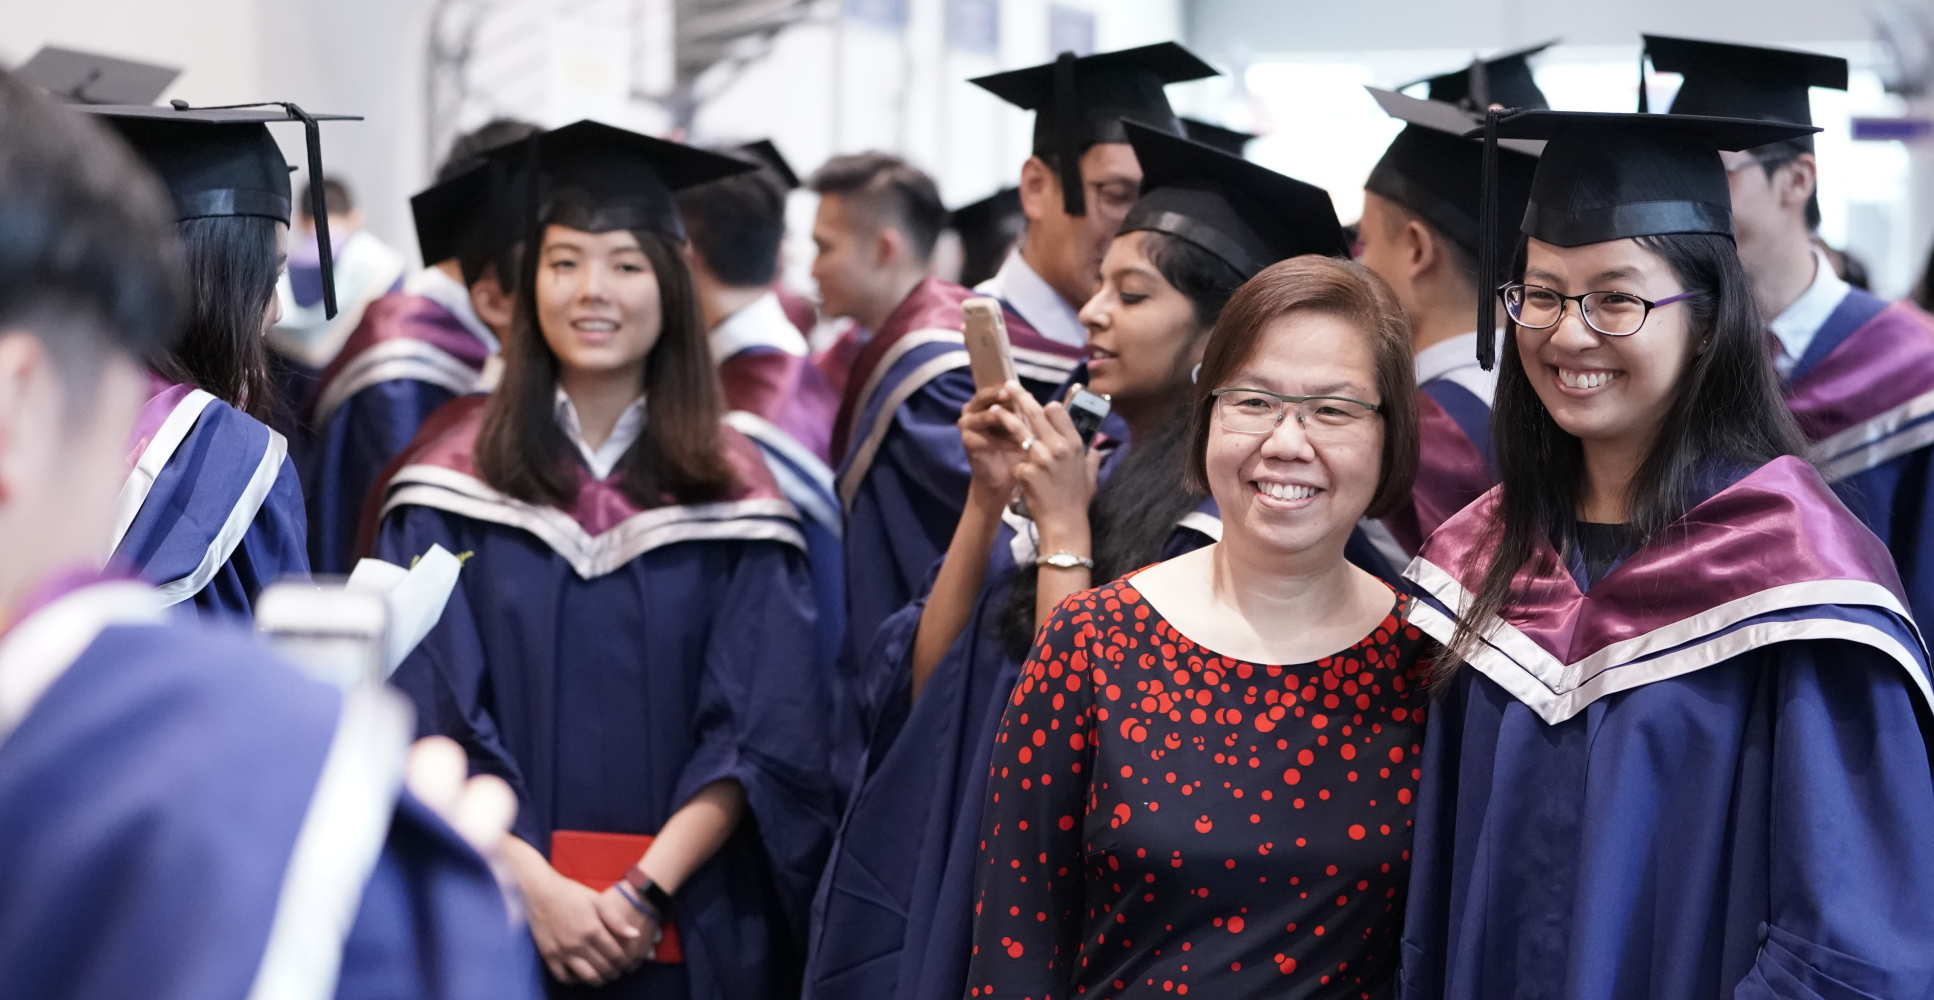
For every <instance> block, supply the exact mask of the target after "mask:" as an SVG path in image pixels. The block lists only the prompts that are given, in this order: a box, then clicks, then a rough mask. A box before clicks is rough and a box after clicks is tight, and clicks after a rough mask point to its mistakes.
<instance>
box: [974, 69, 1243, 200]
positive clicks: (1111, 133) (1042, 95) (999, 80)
mask: <svg viewBox="0 0 1934 1000" xmlns="http://www.w3.org/2000/svg"><path fill="white" fill-rule="evenodd" d="M1215 75H1217V74H1216V70H1215V67H1213V66H1210V65H1209V64H1208V63H1205V62H1203V61H1202V60H1200V59H1198V58H1196V57H1195V55H1194V54H1193V53H1191V52H1190V51H1189V50H1188V49H1185V48H1183V47H1182V46H1180V45H1177V44H1175V43H1174V42H1161V43H1159V44H1156V45H1144V46H1142V47H1140V48H1135V49H1122V50H1120V51H1117V52H1103V53H1100V54H1097V55H1092V56H1076V55H1075V54H1074V53H1072V52H1063V53H1061V55H1060V56H1058V57H1056V58H1055V60H1054V61H1053V62H1051V63H1043V64H1042V65H1039V66H1030V67H1028V68H1026V69H1014V70H1008V71H1007V72H1004V73H995V74H993V75H991V76H982V77H975V78H974V79H972V80H970V81H968V82H969V83H972V84H974V85H976V86H978V87H981V88H982V89H984V90H986V91H988V92H989V93H992V94H993V95H994V96H995V97H998V98H1000V99H1001V100H1003V101H1006V102H1007V103H1009V104H1013V105H1015V106H1017V107H1021V108H1025V109H1027V110H1029V111H1033V112H1035V116H1034V153H1035V155H1036V156H1052V157H1054V158H1055V160H1056V165H1057V167H1058V169H1059V172H1060V175H1061V197H1062V203H1063V205H1065V206H1066V208H1067V210H1068V213H1069V214H1070V215H1085V214H1087V207H1086V206H1087V199H1086V198H1085V197H1084V195H1083V191H1082V183H1081V164H1080V160H1081V154H1082V152H1083V151H1085V150H1086V149H1087V148H1088V147H1089V146H1092V145H1094V144H1095V143H1098V142H1127V141H1128V140H1127V137H1126V135H1125V134H1124V133H1123V131H1122V125H1121V123H1122V119H1124V118H1126V119H1132V120H1134V121H1138V122H1141V123H1142V124H1144V125H1149V126H1152V127H1154V128H1159V129H1164V130H1166V131H1168V132H1170V133H1172V134H1174V135H1181V134H1182V123H1181V122H1180V121H1179V120H1178V119H1177V118H1176V117H1175V110H1174V109H1173V108H1171V107H1169V103H1168V95H1167V94H1166V93H1164V92H1163V90H1162V88H1163V87H1165V86H1167V85H1168V84H1171V83H1181V82H1183V81H1185V80H1200V79H1204V78H1206V77H1211V76H1215Z"/></svg>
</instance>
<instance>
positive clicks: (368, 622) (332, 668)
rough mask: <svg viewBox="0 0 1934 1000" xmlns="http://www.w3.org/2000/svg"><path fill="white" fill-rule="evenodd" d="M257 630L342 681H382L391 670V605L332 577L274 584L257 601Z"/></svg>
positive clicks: (323, 676)
mask: <svg viewBox="0 0 1934 1000" xmlns="http://www.w3.org/2000/svg"><path fill="white" fill-rule="evenodd" d="M255 630H256V631H257V632H259V633H261V634H262V635H263V636H264V637H266V638H267V639H268V640H269V642H270V644H272V645H273V646H275V648H276V649H277V650H278V651H280V652H281V653H282V654H283V655H284V656H286V657H288V658H289V659H290V660H291V661H293V662H294V663H295V664H296V665H297V666H299V667H301V668H302V669H303V670H304V671H306V672H307V673H309V674H310V676H312V677H314V678H316V679H317V680H319V681H323V682H325V683H329V684H334V685H336V686H337V687H341V688H345V689H347V688H352V687H356V686H358V685H362V684H369V683H377V684H381V683H382V682H383V681H384V679H385V676H386V675H387V674H388V671H387V670H386V669H385V653H386V651H387V649H388V635H389V608H388V606H387V605H386V604H385V603H384V601H383V596H382V595H381V594H376V593H370V592H368V591H361V590H351V589H349V588H348V587H346V586H344V585H343V584H342V583H340V582H332V581H305V582H296V581H289V582H285V583H277V584H273V585H271V586H270V587H269V588H268V589H266V590H264V591H263V592H262V597H261V599H260V600H258V601H257V602H256V606H255Z"/></svg>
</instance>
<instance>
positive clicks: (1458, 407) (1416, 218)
mask: <svg viewBox="0 0 1934 1000" xmlns="http://www.w3.org/2000/svg"><path fill="white" fill-rule="evenodd" d="M1523 59H1524V56H1523V54H1520V53H1513V54H1512V55H1510V56H1507V57H1504V59H1503V60H1502V61H1503V62H1505V63H1506V64H1508V65H1513V66H1515V65H1517V64H1519V63H1522V61H1523ZM1487 65H1489V64H1482V63H1481V64H1479V65H1478V66H1477V67H1474V68H1472V69H1471V70H1467V71H1465V73H1463V74H1452V75H1453V76H1457V75H1466V76H1468V75H1470V74H1484V73H1486V67H1487ZM1488 75H1489V79H1490V80H1491V81H1492V83H1491V93H1490V94H1489V95H1488V96H1489V97H1490V98H1491V99H1492V100H1494V101H1497V102H1499V103H1504V104H1508V105H1510V106H1513V107H1531V108H1542V107H1545V106H1546V104H1545V100H1544V95H1543V94H1542V93H1541V92H1539V91H1538V89H1537V86H1536V84H1534V83H1532V82H1531V78H1530V75H1529V74H1528V72H1527V73H1526V74H1525V75H1524V76H1523V78H1522V83H1520V84H1518V85H1516V86H1512V85H1511V84H1512V83H1513V82H1514V81H1516V80H1517V75H1516V74H1514V73H1510V72H1505V71H1504V70H1503V69H1502V68H1497V67H1493V68H1491V69H1490V70H1489V74H1488ZM1447 85H1448V84H1443V85H1434V86H1447ZM1370 95H1371V96H1372V97H1374V98H1376V100H1377V103H1378V104H1379V105H1380V106H1382V108H1383V110H1384V111H1385V112H1386V113H1388V114H1389V115H1390V116H1391V117H1393V118H1396V119H1398V120H1399V121H1402V122H1403V123H1404V129H1403V131H1401V132H1399V133H1397V137H1396V139H1394V140H1392V141H1391V143H1390V148H1389V149H1387V150H1385V151H1384V154H1383V158H1382V159H1380V160H1378V161H1377V165H1376V167H1375V168H1374V169H1373V170H1371V172H1370V178H1369V180H1367V181H1365V182H1364V185H1363V187H1364V193H1363V222H1362V224H1361V227H1360V229H1359V233H1358V242H1359V245H1360V246H1361V248H1362V249H1361V251H1360V259H1361V260H1362V263H1363V265H1364V266H1365V267H1368V268H1369V269H1370V270H1372V271H1375V272H1376V273H1377V276H1378V277H1380V278H1382V279H1383V280H1384V281H1385V282H1386V283H1388V284H1389V285H1390V289H1391V291H1393V292H1395V293H1396V296H1397V301H1398V302H1400V303H1402V304H1403V307H1404V313H1405V314H1406V315H1407V316H1408V317H1409V319H1410V341H1411V345H1412V347H1413V348H1414V349H1415V350H1416V354H1417V356H1416V365H1417V387H1418V389H1419V399H1418V404H1419V405H1418V418H1419V421H1418V422H1419V427H1418V430H1419V432H1420V435H1421V436H1420V439H1419V452H1420V457H1421V461H1422V463H1423V464H1422V466H1421V467H1420V468H1419V469H1418V475H1417V486H1416V491H1415V494H1414V496H1413V498H1412V502H1411V504H1410V505H1409V506H1408V507H1407V508H1405V509H1404V510H1401V511H1399V512H1397V513H1396V514H1393V515H1391V516H1390V517H1387V518H1384V519H1383V520H1382V522H1381V525H1380V526H1379V525H1366V530H1367V531H1368V532H1369V533H1370V534H1372V535H1373V536H1374V537H1376V538H1378V539H1379V540H1380V541H1381V542H1383V543H1384V545H1385V546H1386V547H1387V548H1389V549H1391V550H1392V551H1391V552H1389V558H1390V561H1391V562H1392V564H1394V565H1396V566H1402V565H1403V564H1404V563H1406V562H1408V561H1409V560H1410V557H1411V556H1414V555H1416V554H1417V550H1418V549H1420V548H1422V547H1423V543H1424V539H1425V538H1427V537H1429V536H1430V533H1431V532H1432V531H1435V530H1436V529H1437V526H1438V525H1440V524H1442V523H1443V522H1444V521H1445V520H1446V519H1448V518H1449V517H1450V516H1451V515H1452V514H1455V513H1457V512H1458V511H1459V510H1462V509H1463V507H1464V505H1465V504H1468V503H1470V502H1471V501H1472V500H1475V499H1477V498H1478V496H1479V495H1480V494H1482V493H1483V492H1484V491H1485V490H1487V489H1489V488H1490V487H1491V484H1492V483H1494V482H1496V480H1497V477H1496V474H1495V472H1494V471H1493V468H1492V463H1491V395H1492V393H1493V392H1494V391H1495V390H1496V388H1497V377H1496V376H1495V375H1494V374H1492V373H1491V372H1487V371H1485V370H1484V369H1482V368H1480V367H1479V366H1478V364H1477V331H1476V330H1475V329H1474V328H1473V325H1474V321H1473V317H1474V316H1476V315H1477V297H1478V296H1479V295H1488V294H1490V289H1491V288H1493V287H1495V286H1496V284H1497V278H1496V277H1495V276H1488V275H1480V274H1479V273H1478V269H1477V254H1478V222H1477V217H1478V196H1479V194H1480V185H1481V184H1482V180H1483V167H1484V148H1483V146H1482V145H1481V144H1480V143H1477V142H1473V141H1471V140H1469V139H1467V138H1465V137H1464V136H1465V133H1468V132H1469V131H1470V130H1471V129H1472V128H1473V127H1475V125H1476V118H1475V117H1474V115H1473V113H1472V112H1471V111H1470V110H1469V109H1467V108H1464V107H1460V106H1458V105H1455V104H1450V103H1446V102H1443V101H1434V100H1418V99H1416V98H1412V97H1406V96H1404V95H1402V94H1398V93H1394V92H1392V91H1388V90H1378V89H1376V88H1374V87H1373V88H1370ZM1536 148H1537V147H1536V146H1535V144H1512V145H1510V146H1507V147H1504V148H1501V149H1500V151H1499V153H1498V161H1499V162H1498V167H1499V185H1498V191H1499V198H1500V200H1501V203H1502V206H1503V208H1502V211H1501V212H1500V218H1502V219H1506V220H1509V221H1507V222H1503V223H1501V225H1504V226H1507V227H1508V228H1509V229H1510V231H1511V232H1512V233H1513V234H1515V233H1516V231H1517V224H1518V223H1517V220H1518V219H1520V218H1521V217H1522V216H1523V215H1524V203H1525V199H1526V198H1527V197H1528V196H1529V193H1530V189H1531V172H1532V169H1533V168H1534V167H1535V166H1536V165H1537V159H1536V156H1535V153H1536Z"/></svg>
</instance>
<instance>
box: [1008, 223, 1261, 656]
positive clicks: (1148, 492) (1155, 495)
mask: <svg viewBox="0 0 1934 1000" xmlns="http://www.w3.org/2000/svg"><path fill="white" fill-rule="evenodd" d="M1142 253H1143V255H1144V256H1146V257H1147V258H1148V262H1149V263H1150V264H1152V265H1154V267H1155V270H1156V271H1157V272H1159V273H1160V274H1161V275H1162V278H1163V280H1165V281H1167V282H1168V283H1169V284H1170V285H1171V286H1173V287H1174V288H1175V290H1176V291H1178V292H1181V293H1182V295H1183V296H1184V297H1186V298H1187V299H1188V300H1189V304H1190V306H1191V307H1192V309H1193V313H1194V317H1193V318H1194V320H1195V330H1194V332H1192V333H1191V334H1190V336H1189V340H1190V343H1191V344H1192V343H1194V342H1195V341H1197V340H1200V339H1201V338H1203V337H1205V336H1207V335H1208V333H1209V330H1210V329H1211V328H1213V327H1214V326H1215V322H1216V318H1217V317H1218V316H1220V315H1221V314H1222V307H1223V306H1224V305H1226V304H1228V302H1229V298H1230V296H1232V295H1234V294H1235V293H1236V289H1237V288H1239V287H1241V286H1242V275H1241V274H1240V273H1239V272H1237V271H1236V269H1235V268H1233V267H1230V266H1229V265H1228V264H1226V263H1224V262H1223V261H1222V259H1221V258H1219V257H1215V256H1213V255H1211V254H1209V253H1208V252H1207V251H1205V250H1203V249H1201V248H1200V247H1197V246H1196V245H1195V244H1193V243H1189V242H1186V241H1184V240H1181V239H1177V238H1176V237H1173V236H1170V235H1168V234H1167V233H1161V232H1154V231H1149V232H1147V233H1145V234H1144V239H1143V240H1142ZM1192 356H1193V352H1191V351H1189V350H1186V349H1184V350H1182V351H1180V352H1179V353H1178V357H1180V358H1181V359H1182V362H1181V364H1179V365H1178V366H1177V367H1176V370H1175V371H1174V372H1173V373H1171V378H1170V381H1169V385H1168V391H1167V392H1166V393H1165V395H1166V396H1167V397H1168V398H1169V400H1170V408H1171V410H1172V413H1171V415H1170V416H1169V418H1168V419H1165V420H1163V421H1161V423H1160V424H1159V425H1158V427H1157V430H1156V431H1155V433H1153V434H1150V435H1148V436H1146V437H1143V438H1138V439H1136V440H1135V441H1133V442H1130V446H1129V448H1128V451H1127V453H1126V454H1124V455H1122V456H1121V458H1120V459H1119V463H1120V464H1119V465H1118V466H1117V467H1116V468H1114V469H1113V470H1112V471H1111V472H1110V474H1109V476H1108V479H1107V481H1106V482H1103V483H1102V484H1101V488H1100V489H1099V490H1097V491H1096V492H1095V498H1094V500H1093V501H1091V502H1090V503H1089V504H1088V533H1089V537H1090V538H1091V539H1092V540H1093V543H1094V555H1093V558H1094V561H1095V569H1094V576H1093V579H1094V580H1096V581H1102V580H1113V579H1115V578H1116V577H1119V576H1123V575H1125V574H1128V573H1132V572H1134V571H1135V570H1137V569H1140V568H1141V567H1143V566H1146V565H1148V564H1149V563H1152V562H1155V561H1157V560H1159V559H1161V558H1162V556H1163V555H1164V553H1165V552H1166V550H1167V548H1168V544H1169V539H1170V538H1172V537H1173V536H1174V534H1175V524H1176V522H1177V521H1179V520H1181V518H1182V516H1183V515H1185V514H1187V513H1188V512H1189V511H1191V510H1193V509H1194V508H1195V506H1196V505H1197V504H1199V503H1201V502H1202V494H1201V493H1200V492H1198V491H1197V490H1195V489H1194V488H1192V487H1190V486H1189V485H1188V483H1187V482H1186V480H1185V479H1184V477H1183V467H1184V465H1185V463H1186V462H1187V459H1188V453H1189V433H1188V432H1189V420H1188V415H1189V395H1190V394H1189V369H1190V368H1191V367H1192V365H1191V364H1190V363H1189V360H1188V359H1189V358H1190V357H1192ZM1038 583H1039V577H1038V576H1037V574H1036V573H1035V571H1034V567H1032V566H1017V567H1015V573H1014V577H1013V585H1012V587H1011V588H1010V590H1009V594H1008V601H1007V607H1006V608H1005V610H1004V612H1003V614H1002V616H1001V626H1002V627H1001V631H1002V638H1003V640H1004V641H1005V643H1006V645H1007V648H1008V653H1009V654H1010V655H1012V656H1016V657H1019V656H1024V655H1026V652H1027V647H1028V644H1029V643H1030V642H1032V641H1033V639H1034V630H1035V621H1034V602H1035V599H1036V597H1037V596H1038V595H1039V587H1038Z"/></svg>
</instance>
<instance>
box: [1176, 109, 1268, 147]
mask: <svg viewBox="0 0 1934 1000" xmlns="http://www.w3.org/2000/svg"><path fill="white" fill-rule="evenodd" d="M1182 130H1183V134H1184V135H1187V136H1188V137H1189V138H1191V139H1194V140H1195V141H1196V142H1199V143H1202V144H1203V145H1205V146H1214V147H1215V148H1217V149H1219V150H1222V151H1223V152H1225V153H1228V154H1229V155H1230V156H1241V155H1243V153H1244V152H1245V151H1246V150H1248V148H1249V144H1250V143H1251V142H1253V141H1255V138H1256V133H1254V132H1244V131H1243V130H1241V129H1239V128H1229V127H1228V126H1226V125H1217V124H1215V123H1213V122H1205V121H1203V120H1202V119H1200V118H1190V117H1189V116H1187V115H1183V116H1182Z"/></svg>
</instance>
